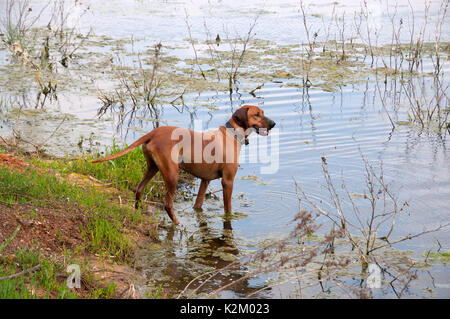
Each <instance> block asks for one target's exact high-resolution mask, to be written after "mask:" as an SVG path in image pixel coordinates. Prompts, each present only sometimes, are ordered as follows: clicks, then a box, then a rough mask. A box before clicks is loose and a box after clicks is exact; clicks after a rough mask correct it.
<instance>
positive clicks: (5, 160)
mask: <svg viewBox="0 0 450 319" xmlns="http://www.w3.org/2000/svg"><path fill="white" fill-rule="evenodd" d="M0 165H1V166H4V167H8V168H11V169H17V170H19V171H23V169H24V168H25V167H28V166H29V164H28V163H26V162H24V161H22V160H21V159H19V158H17V157H15V156H13V155H11V154H0Z"/></svg>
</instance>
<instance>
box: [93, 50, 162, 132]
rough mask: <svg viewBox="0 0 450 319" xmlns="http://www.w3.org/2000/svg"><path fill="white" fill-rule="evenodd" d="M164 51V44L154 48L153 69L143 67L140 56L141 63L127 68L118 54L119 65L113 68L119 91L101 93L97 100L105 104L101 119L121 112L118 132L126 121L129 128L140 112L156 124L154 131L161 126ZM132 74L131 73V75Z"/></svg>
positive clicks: (99, 92) (116, 89)
mask: <svg viewBox="0 0 450 319" xmlns="http://www.w3.org/2000/svg"><path fill="white" fill-rule="evenodd" d="M133 47H134V46H133ZM161 49H162V44H161V43H158V44H156V45H155V48H154V52H153V57H152V59H151V65H150V68H147V67H146V66H144V64H143V61H142V59H141V56H140V54H139V53H137V60H138V63H137V65H133V66H132V67H129V66H127V65H125V64H124V62H123V61H122V58H121V56H120V55H119V54H117V56H116V61H117V62H116V65H115V66H114V77H115V80H116V81H117V83H118V84H117V87H116V88H115V89H114V91H113V92H105V91H103V90H98V98H99V100H100V101H101V102H102V103H103V106H102V107H101V108H100V109H99V111H98V115H99V116H102V115H104V114H105V113H106V112H107V111H108V110H114V109H118V111H119V123H118V125H117V129H119V128H120V127H122V125H123V123H124V121H125V119H126V118H128V126H127V127H129V126H130V123H131V122H132V121H133V120H134V119H135V116H136V114H137V113H138V112H143V113H144V114H147V113H148V114H149V115H150V117H151V119H152V120H153V121H152V123H153V127H154V128H156V127H158V126H159V122H160V112H161V107H160V104H159V103H160V101H159V100H158V98H160V95H161V93H160V89H161V87H162V85H163V76H162V72H161V71H160V68H161V66H162V63H161ZM133 50H134V49H133ZM133 53H134V52H133ZM130 70H132V71H131V72H130ZM130 73H131V74H130ZM127 132H128V128H127Z"/></svg>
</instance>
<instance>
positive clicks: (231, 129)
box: [225, 121, 248, 145]
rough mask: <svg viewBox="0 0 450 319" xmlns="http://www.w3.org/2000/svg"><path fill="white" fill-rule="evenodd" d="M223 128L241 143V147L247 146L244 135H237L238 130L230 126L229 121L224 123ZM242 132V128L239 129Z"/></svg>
mask: <svg viewBox="0 0 450 319" xmlns="http://www.w3.org/2000/svg"><path fill="white" fill-rule="evenodd" d="M225 128H226V129H227V130H228V131H229V132H230V133H231V134H233V136H234V138H235V139H236V140H237V141H238V142H239V143H241V145H248V138H247V136H245V135H244V134H241V133H239V131H240V130H239V129H238V128H236V127H234V126H233V125H231V124H230V121H227V122H226V123H225ZM240 129H241V130H243V129H242V128H240Z"/></svg>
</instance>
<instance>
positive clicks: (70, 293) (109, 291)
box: [0, 249, 115, 299]
mask: <svg viewBox="0 0 450 319" xmlns="http://www.w3.org/2000/svg"><path fill="white" fill-rule="evenodd" d="M39 264H40V265H41V268H39V269H38V270H36V271H34V272H30V273H27V274H24V275H21V276H18V277H15V278H11V279H4V280H1V281H0V299H36V298H45V299H47V298H57V299H63V298H64V299H75V298H78V295H77V294H76V291H75V290H73V289H71V288H68V287H67V284H66V278H67V276H68V273H67V272H66V268H65V266H64V265H63V264H59V263H57V262H55V261H51V260H48V259H45V258H43V257H42V256H41V255H40V252H39V249H34V250H26V249H19V250H17V251H16V253H15V255H14V259H13V260H10V259H7V258H4V259H2V260H0V278H1V277H5V276H9V275H13V274H16V273H18V272H20V271H23V270H26V269H30V268H32V267H34V266H37V265H39ZM83 271H84V269H83V270H82V273H83ZM82 277H83V278H84V279H85V280H88V281H89V282H90V285H92V286H94V287H95V284H94V283H93V282H92V278H89V276H88V277H86V276H82ZM114 291H115V285H114V284H109V285H108V286H106V287H95V288H93V289H91V290H90V291H89V292H88V293H87V296H86V297H87V298H111V297H113V296H114ZM33 292H34V293H33Z"/></svg>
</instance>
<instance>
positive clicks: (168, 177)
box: [161, 167, 180, 225]
mask: <svg viewBox="0 0 450 319" xmlns="http://www.w3.org/2000/svg"><path fill="white" fill-rule="evenodd" d="M161 174H162V175H163V178H164V184H165V185H166V189H167V192H166V196H165V198H164V209H165V210H166V212H167V214H168V215H169V217H170V219H171V220H172V221H173V223H174V224H175V225H178V224H179V223H180V222H179V221H178V219H177V217H176V216H175V213H174V211H173V198H174V196H175V190H176V189H177V184H178V167H177V168H176V169H175V168H172V169H170V170H169V171H165V170H164V171H163V170H161Z"/></svg>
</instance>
